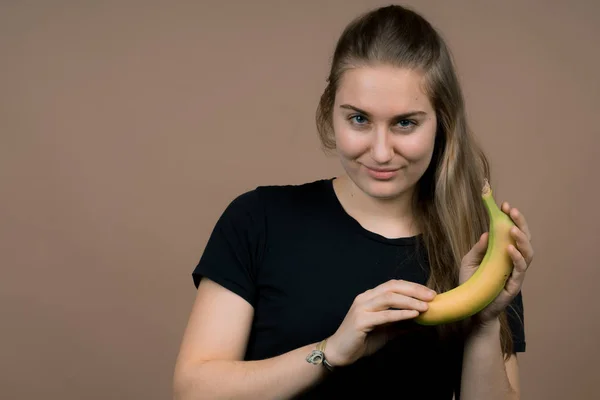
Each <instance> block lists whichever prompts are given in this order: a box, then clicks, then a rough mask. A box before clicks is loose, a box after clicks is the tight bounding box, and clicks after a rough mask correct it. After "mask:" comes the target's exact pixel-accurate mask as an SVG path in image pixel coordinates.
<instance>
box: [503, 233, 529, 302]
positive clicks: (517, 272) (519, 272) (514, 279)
mask: <svg viewBox="0 0 600 400" xmlns="http://www.w3.org/2000/svg"><path fill="white" fill-rule="evenodd" d="M508 253H509V254H510V257H511V259H512V262H513V270H512V273H511V274H510V277H509V278H508V280H507V281H506V285H505V286H504V288H505V290H506V291H507V292H508V293H509V294H510V295H511V296H513V295H516V294H517V293H518V292H519V290H520V289H521V286H522V285H523V281H524V280H525V272H526V271H527V263H526V261H525V258H523V255H522V254H521V253H520V252H519V250H517V248H516V247H515V246H513V245H509V246H508Z"/></svg>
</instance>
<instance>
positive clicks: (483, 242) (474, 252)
mask: <svg viewBox="0 0 600 400" xmlns="http://www.w3.org/2000/svg"><path fill="white" fill-rule="evenodd" d="M488 236H489V235H488V233H487V232H484V233H483V234H482V235H481V236H480V237H479V240H478V241H477V243H475V245H474V246H473V247H472V248H471V250H470V251H469V252H468V253H467V255H466V256H465V260H464V261H465V262H466V263H467V264H478V263H479V262H481V260H483V257H484V256H485V252H486V250H487V243H488Z"/></svg>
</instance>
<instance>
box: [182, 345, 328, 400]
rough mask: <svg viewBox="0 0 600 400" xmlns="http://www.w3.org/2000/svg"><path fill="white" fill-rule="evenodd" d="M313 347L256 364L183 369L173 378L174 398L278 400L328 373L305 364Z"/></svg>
mask: <svg viewBox="0 0 600 400" xmlns="http://www.w3.org/2000/svg"><path fill="white" fill-rule="evenodd" d="M315 347H316V343H315V344H311V345H308V346H304V347H301V348H299V349H296V350H293V351H291V352H288V353H285V354H282V355H280V356H278V357H273V358H269V359H266V360H259V361H230V360H210V361H202V362H199V363H198V364H196V365H194V366H188V367H187V368H185V369H184V368H182V371H181V372H179V373H178V374H177V376H176V378H175V397H174V398H175V399H176V400H194V399H200V398H202V399H206V398H210V399H276V398H277V399H281V398H291V397H293V396H294V395H296V394H298V393H300V392H302V391H304V390H305V389H307V388H309V387H311V386H313V385H315V384H316V383H318V382H319V381H320V380H321V379H322V378H323V377H324V376H325V375H326V374H327V373H328V372H327V369H326V368H325V367H324V366H320V365H312V364H310V363H308V362H306V356H307V355H308V354H309V353H310V351H311V350H313V349H314V348H315Z"/></svg>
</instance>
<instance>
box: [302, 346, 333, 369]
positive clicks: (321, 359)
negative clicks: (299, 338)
mask: <svg viewBox="0 0 600 400" xmlns="http://www.w3.org/2000/svg"><path fill="white" fill-rule="evenodd" d="M326 345H327V339H324V340H323V341H321V343H319V344H318V345H317V348H316V349H315V350H313V351H311V352H310V354H309V355H308V356H307V357H306V361H307V362H309V363H311V364H314V365H319V364H323V365H324V366H325V368H327V369H328V370H329V371H333V370H334V367H333V366H332V365H331V364H329V362H327V359H326V358H325V346H326Z"/></svg>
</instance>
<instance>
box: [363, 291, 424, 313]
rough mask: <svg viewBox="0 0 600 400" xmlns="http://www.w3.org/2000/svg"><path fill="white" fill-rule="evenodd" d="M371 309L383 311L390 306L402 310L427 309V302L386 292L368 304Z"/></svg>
mask: <svg viewBox="0 0 600 400" xmlns="http://www.w3.org/2000/svg"><path fill="white" fill-rule="evenodd" d="M366 307H367V310H369V311H381V310H387V309H388V308H394V309H401V310H417V311H426V310H427V308H428V306H427V302H425V301H422V300H419V299H416V298H414V297H409V296H405V295H403V294H399V293H396V292H384V293H382V294H380V295H379V296H376V297H374V298H373V299H371V301H369V302H368V303H367V304H366Z"/></svg>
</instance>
